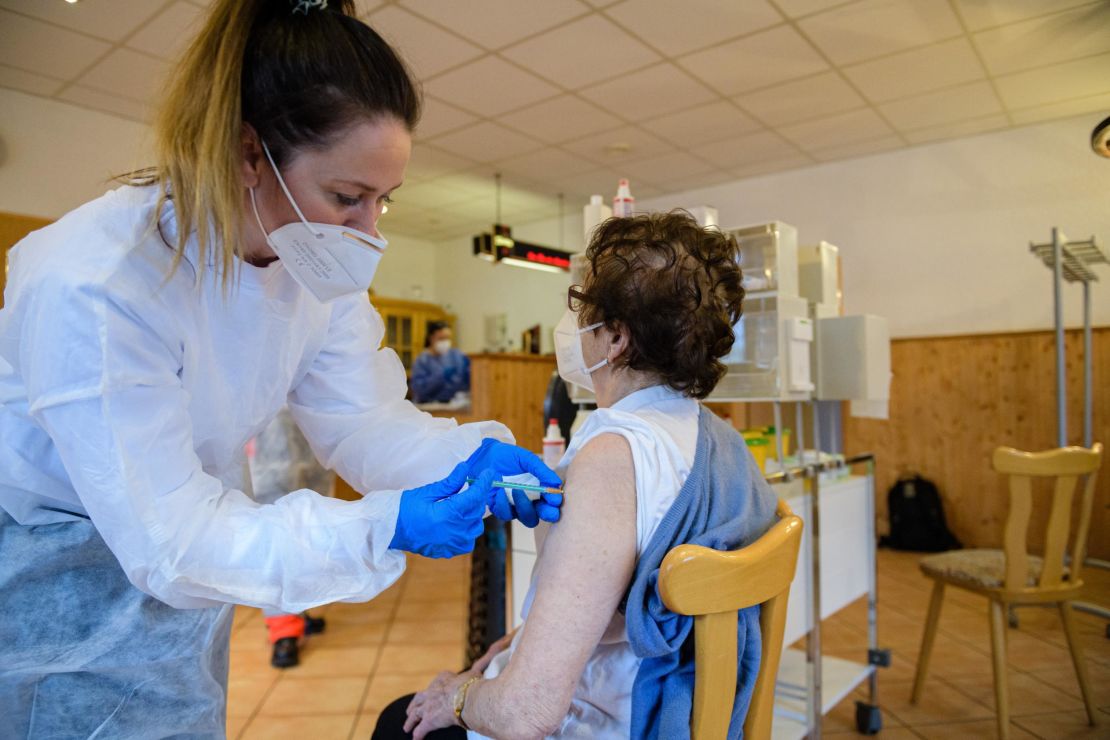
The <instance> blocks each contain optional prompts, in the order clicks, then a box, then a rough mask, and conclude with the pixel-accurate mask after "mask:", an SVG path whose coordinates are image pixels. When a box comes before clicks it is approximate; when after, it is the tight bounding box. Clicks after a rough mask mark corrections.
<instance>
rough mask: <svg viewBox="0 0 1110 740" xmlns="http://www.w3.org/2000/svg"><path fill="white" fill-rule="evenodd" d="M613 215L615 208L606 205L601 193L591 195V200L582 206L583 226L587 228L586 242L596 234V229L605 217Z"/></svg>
mask: <svg viewBox="0 0 1110 740" xmlns="http://www.w3.org/2000/svg"><path fill="white" fill-rule="evenodd" d="M612 215H613V209H612V208H610V207H609V206H607V205H605V203H604V200H603V199H602V197H601V196H600V195H591V196H590V202H589V203H587V204H586V205H585V206H583V207H582V227H583V229H584V230H585V234H584V236H585V237H586V242H585V243H586V244H589V243H590V237H592V236H593V235H594V229H596V228H597V225H598V224H600V223H601V222H602V221H604V220H605V219H607V218H609V217H610V216H612Z"/></svg>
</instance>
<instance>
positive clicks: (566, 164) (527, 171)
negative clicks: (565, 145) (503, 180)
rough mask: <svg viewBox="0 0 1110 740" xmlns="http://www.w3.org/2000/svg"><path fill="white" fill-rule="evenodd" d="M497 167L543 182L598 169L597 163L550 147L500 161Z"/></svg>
mask: <svg viewBox="0 0 1110 740" xmlns="http://www.w3.org/2000/svg"><path fill="white" fill-rule="evenodd" d="M497 168H498V169H499V170H502V171H503V172H507V173H511V174H514V175H520V176H523V177H526V178H529V179H533V180H539V181H541V182H542V181H545V180H547V179H548V178H551V177H562V176H563V175H577V174H580V173H582V172H589V171H590V170H596V169H597V165H596V164H594V163H593V162H591V161H589V160H587V159H582V158H581V157H578V156H575V155H573V154H570V153H568V152H564V151H560V150H559V149H555V148H554V147H548V148H547V149H541V150H539V151H538V152H532V153H531V154H524V155H522V156H519V157H512V158H510V159H506V160H503V161H501V162H498V163H497Z"/></svg>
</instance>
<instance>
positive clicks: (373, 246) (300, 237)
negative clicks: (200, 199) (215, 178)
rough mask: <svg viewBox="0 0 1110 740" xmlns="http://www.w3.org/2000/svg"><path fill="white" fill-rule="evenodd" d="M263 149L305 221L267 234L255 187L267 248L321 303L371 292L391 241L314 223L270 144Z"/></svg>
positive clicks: (252, 189)
mask: <svg viewBox="0 0 1110 740" xmlns="http://www.w3.org/2000/svg"><path fill="white" fill-rule="evenodd" d="M262 150H263V151H264V152H265V153H266V159H268V160H269V161H270V166H271V167H273V168H274V174H275V175H277V181H278V184H279V185H281V190H282V192H284V193H285V197H286V198H288V199H289V204H290V205H291V206H293V210H294V211H296V212H297V218H299V219H300V222H299V223H298V222H296V221H294V222H293V223H291V224H286V225H285V226H282V227H279V228H277V229H274V230H273V231H270V232H267V231H266V227H265V226H263V225H262V218H261V217H260V216H259V215H258V203H257V202H256V201H255V196H254V188H251V189H250V194H251V208H252V209H254V217H255V219H256V220H257V221H258V228H260V229H262V233H263V234H264V235H265V236H266V243H267V244H269V245H270V248H271V249H273V250H274V253H275V254H277V256H278V257H279V258H280V259H281V263H282V264H283V265H284V266H285V269H286V270H288V272H289V274H290V275H292V276H293V279H294V280H296V281H297V282H298V283H300V284H301V287H303V288H304V289H305V290H307V291H308V292H309V293H311V294H312V295H313V296H315V297H316V300H318V301H320V302H321V303H330V302H331V301H334V300H336V299H338V298H342V297H343V296H347V295H353V294H355V293H364V292H366V291H367V290H368V289H369V288H370V283H371V282H372V281H373V280H374V273H375V272H376V271H377V269H378V263H379V262H381V259H382V255H383V254H385V248H386V246H387V245H388V242H387V241H386V240H385V239H382V238H380V237H376V236H372V235H370V234H367V233H366V232H365V231H359V230H358V229H352V228H350V227H349V226H337V225H335V224H320V223H314V222H310V221H309V220H308V219H306V218H305V217H304V214H303V213H301V209H300V208H299V207H298V206H297V202H296V201H295V200H293V196H292V194H291V193H290V192H289V188H287V187H286V186H285V180H283V179H282V177H281V173H280V172H278V168H277V165H276V164H274V158H273V157H272V156H270V150H269V148H268V147H267V146H266V143H265V142H263V143H262Z"/></svg>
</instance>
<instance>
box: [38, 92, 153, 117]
mask: <svg viewBox="0 0 1110 740" xmlns="http://www.w3.org/2000/svg"><path fill="white" fill-rule="evenodd" d="M58 98H59V99H60V100H65V101H66V102H69V103H74V104H76V105H80V106H82V107H85V108H92V109H94V110H99V111H104V112H105V113H112V114H113V115H117V116H122V117H123V118H129V119H131V120H132V121H145V120H146V119H147V117H148V115H149V114H150V110H149V108H147V106H146V105H144V104H143V103H141V102H139V101H136V100H129V99H127V98H121V97H120V96H118V95H112V94H111V93H106V92H103V91H101V90H93V89H92V88H89V87H82V86H81V85H70V86H69V87H67V88H66V89H65V91H64V92H63V93H62V94H61V95H59V96H58Z"/></svg>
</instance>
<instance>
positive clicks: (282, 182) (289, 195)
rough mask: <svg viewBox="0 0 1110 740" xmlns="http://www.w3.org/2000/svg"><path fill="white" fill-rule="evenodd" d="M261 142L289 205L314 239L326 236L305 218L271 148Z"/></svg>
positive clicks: (252, 192) (252, 193)
mask: <svg viewBox="0 0 1110 740" xmlns="http://www.w3.org/2000/svg"><path fill="white" fill-rule="evenodd" d="M259 141H260V142H261V143H262V151H264V152H265V153H266V159H268V160H270V166H271V167H273V168H274V174H275V175H277V181H278V185H281V190H282V192H284V193H285V197H286V198H288V199H289V205H291V206H293V210H294V211H296V212H297V218H299V219H300V220H301V223H303V224H304V225H305V228H306V229H308V230H309V231H310V232H312V235H313V236H314V237H316V238H317V239H320V238H322V237H323V236H324V232H322V231H318V230H316V229H315V228H313V226H312V224H310V223H309V222H308V219H307V218H305V217H304V214H303V213H301V209H300V207H299V206H298V205H297V201H295V200H293V194H292V193H290V192H289V188H287V187H286V186H285V180H284V179H283V178H282V176H281V172H279V171H278V168H277V165H276V164H274V158H273V156H272V155H271V154H270V147H268V146H266V142H265V141H262V140H261V139H259ZM251 195H252V196H253V195H254V191H253V190H252V191H251ZM255 212H256V213H257V208H256V209H255ZM259 225H261V222H259Z"/></svg>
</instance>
